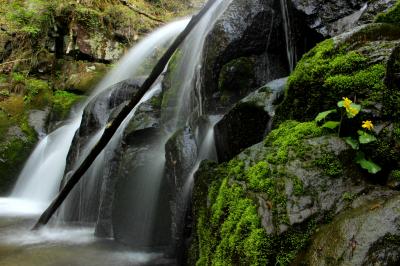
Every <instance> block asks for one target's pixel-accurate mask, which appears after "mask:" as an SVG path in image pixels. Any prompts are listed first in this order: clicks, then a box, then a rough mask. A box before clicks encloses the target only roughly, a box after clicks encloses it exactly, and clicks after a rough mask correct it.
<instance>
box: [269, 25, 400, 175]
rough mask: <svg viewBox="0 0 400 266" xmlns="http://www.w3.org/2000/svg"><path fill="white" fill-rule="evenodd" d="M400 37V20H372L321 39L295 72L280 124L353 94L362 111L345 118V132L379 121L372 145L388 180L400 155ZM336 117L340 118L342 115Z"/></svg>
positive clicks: (309, 116) (277, 121) (279, 111)
mask: <svg viewBox="0 0 400 266" xmlns="http://www.w3.org/2000/svg"><path fill="white" fill-rule="evenodd" d="M399 39H400V28H399V27H398V26H396V25H394V24H370V25H366V26H361V27H359V28H356V29H354V30H353V31H351V32H347V33H344V34H342V35H339V36H337V37H335V38H333V39H328V40H326V41H324V42H322V43H320V44H319V45H317V46H316V47H315V48H314V49H312V50H311V51H310V52H309V53H307V54H306V55H305V56H304V57H303V58H302V60H301V61H300V62H299V64H298V65H297V67H296V69H295V71H294V72H293V73H292V75H291V76H290V77H289V80H288V85H287V88H286V92H285V99H284V101H283V103H282V104H281V105H280V106H278V108H277V110H276V116H275V120H274V125H275V127H276V126H277V125H279V124H280V123H281V122H282V121H285V120H287V119H295V120H301V121H309V120H313V119H314V118H315V117H316V115H317V114H318V113H319V112H322V111H326V110H331V109H335V108H336V106H337V102H338V101H340V100H341V99H342V98H343V97H348V98H350V99H353V100H354V101H355V102H356V103H358V104H361V106H362V111H361V113H360V114H358V115H357V116H356V117H355V118H353V119H351V120H346V119H345V120H344V122H343V125H342V131H341V134H342V135H343V136H349V135H354V133H355V132H357V130H359V129H360V128H361V125H362V122H363V121H365V120H372V121H373V122H374V124H375V125H376V127H375V129H374V133H375V134H376V135H377V136H378V141H377V142H375V143H373V144H370V145H368V147H367V152H368V154H370V155H371V156H372V157H373V159H374V160H375V161H376V162H377V163H378V164H380V165H381V166H382V168H383V169H384V171H382V172H381V173H380V174H379V175H378V176H379V177H378V176H377V177H376V181H377V182H381V183H382V182H383V183H384V182H385V180H386V179H387V176H388V174H389V172H390V171H391V170H395V169H397V168H398V161H399V159H400V149H399V147H400V143H399V142H398V140H397V138H396V137H395V135H396V134H395V133H394V132H395V128H397V126H396V125H397V123H398V119H399V117H400V116H399V114H400V113H399V110H400V109H399V106H400V100H399V99H400V96H399V95H400V90H399V88H400V87H399V85H400V82H399V78H398V74H397V73H399V72H400V69H399V68H398V63H397V62H398V60H399V59H400V53H399V45H400V41H399ZM331 119H332V120H337V121H339V120H340V115H336V117H335V116H332V117H331ZM356 137H357V136H356Z"/></svg>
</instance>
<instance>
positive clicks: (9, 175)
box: [0, 117, 37, 194]
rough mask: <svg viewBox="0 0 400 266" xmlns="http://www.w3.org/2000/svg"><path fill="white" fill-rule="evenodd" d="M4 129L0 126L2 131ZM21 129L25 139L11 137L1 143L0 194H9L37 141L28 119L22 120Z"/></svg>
mask: <svg viewBox="0 0 400 266" xmlns="http://www.w3.org/2000/svg"><path fill="white" fill-rule="evenodd" d="M0 119H1V117H0ZM0 123H1V120H0ZM2 127H3V126H2V125H0V130H1V128H2ZM19 128H20V129H21V130H22V132H23V133H24V135H25V136H24V137H11V138H7V139H6V140H2V141H1V142H0V173H1V177H0V194H4V193H6V192H9V190H10V189H11V188H12V185H13V184H14V183H15V181H16V178H17V176H18V174H19V172H20V171H21V169H22V166H23V164H24V162H25V161H26V159H27V158H28V157H29V154H30V152H31V150H32V149H33V147H34V144H35V142H36V139H37V138H36V133H35V131H34V130H33V129H32V128H31V127H30V126H29V124H28V122H27V120H26V118H24V119H21V121H20V124H19Z"/></svg>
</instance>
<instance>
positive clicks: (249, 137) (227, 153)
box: [215, 103, 270, 162]
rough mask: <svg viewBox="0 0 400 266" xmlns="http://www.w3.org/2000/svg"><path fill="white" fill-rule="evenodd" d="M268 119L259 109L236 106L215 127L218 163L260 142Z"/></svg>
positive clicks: (249, 106)
mask: <svg viewBox="0 0 400 266" xmlns="http://www.w3.org/2000/svg"><path fill="white" fill-rule="evenodd" d="M269 119H270V117H269V115H268V114H267V113H266V112H265V111H264V110H263V109H261V108H259V107H255V106H252V105H249V104H246V103H241V104H238V105H236V106H235V107H234V108H233V109H232V110H231V111H230V112H229V113H228V114H227V115H225V116H224V118H222V120H221V121H220V122H219V123H218V124H217V125H216V126H215V139H216V145H217V151H218V161H220V162H225V161H227V160H229V159H230V158H232V157H233V156H234V155H235V154H237V153H239V152H240V151H241V150H242V149H243V148H246V147H248V146H251V145H252V144H254V143H257V142H259V141H260V140H262V138H263V136H264V134H265V132H266V129H267V125H268V121H269Z"/></svg>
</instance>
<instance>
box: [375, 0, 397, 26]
mask: <svg viewBox="0 0 400 266" xmlns="http://www.w3.org/2000/svg"><path fill="white" fill-rule="evenodd" d="M375 22H384V23H394V24H398V25H400V2H399V1H398V2H397V3H396V4H395V5H394V6H393V7H392V8H390V9H389V10H388V11H387V12H385V13H381V14H379V15H378V16H377V17H376V19H375Z"/></svg>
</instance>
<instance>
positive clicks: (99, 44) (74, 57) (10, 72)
mask: <svg viewBox="0 0 400 266" xmlns="http://www.w3.org/2000/svg"><path fill="white" fill-rule="evenodd" d="M195 2H196V1H193V3H195ZM193 3H192V1H144V0H137V1H119V0H107V1H87V0H80V1H76V0H74V1H72V0H70V1H44V0H43V1H42V0H35V1H6V0H4V1H1V2H0V14H1V15H0V26H1V30H0V173H1V178H0V193H1V194H3V193H6V192H8V191H9V190H10V188H11V185H12V184H13V182H15V178H16V177H17V175H18V173H19V171H20V170H21V167H22V166H23V163H24V161H25V160H26V159H27V157H28V156H29V154H30V151H31V150H32V148H33V147H34V145H35V143H36V141H37V139H38V138H40V137H41V136H42V135H44V134H46V133H48V132H51V131H53V130H54V129H56V128H57V127H59V126H60V123H61V122H62V121H63V120H65V119H67V118H68V116H69V112H70V108H71V107H72V106H73V104H74V103H76V102H77V101H79V100H80V99H82V98H83V97H84V96H85V95H86V94H88V92H90V90H91V89H92V88H93V86H94V85H95V84H96V83H97V82H98V81H99V80H100V78H102V77H103V76H104V74H105V73H106V72H107V71H108V70H109V69H110V67H111V66H112V64H113V63H114V62H116V61H117V60H118V59H119V58H120V57H121V56H122V55H123V54H124V53H125V52H126V51H127V49H129V48H130V47H131V46H132V45H134V44H135V43H136V42H137V41H138V40H140V39H141V38H142V37H143V36H145V35H146V34H147V33H149V32H150V31H152V30H153V29H154V28H156V27H159V26H160V25H161V24H162V22H160V21H168V20H170V19H171V18H174V17H177V16H183V15H185V14H187V13H188V12H191V11H190V10H192V9H193V8H194V7H196V5H194V4H193Z"/></svg>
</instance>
